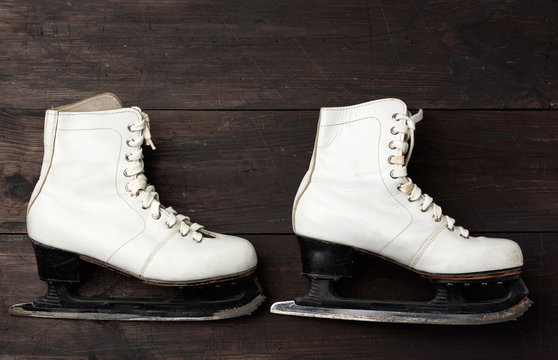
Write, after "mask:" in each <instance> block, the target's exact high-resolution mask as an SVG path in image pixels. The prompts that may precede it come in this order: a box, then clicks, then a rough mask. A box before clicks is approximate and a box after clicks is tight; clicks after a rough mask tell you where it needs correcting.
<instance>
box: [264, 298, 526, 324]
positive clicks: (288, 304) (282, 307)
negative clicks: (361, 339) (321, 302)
mask: <svg viewBox="0 0 558 360" xmlns="http://www.w3.org/2000/svg"><path fill="white" fill-rule="evenodd" d="M532 303H533V302H532V301H531V300H529V299H528V298H524V299H523V300H521V301H520V302H519V303H517V304H516V305H514V306H512V307H511V308H509V309H506V310H502V311H498V312H493V313H486V314H440V313H416V312H398V311H378V310H359V309H338V308H325V307H313V306H300V305H297V304H296V303H295V302H294V301H282V302H276V303H274V304H273V305H272V306H271V312H272V313H274V314H281V315H294V316H305V317H315V318H324V319H338V320H357V321H372V322H390V323H407V324H438V325H478V324H492V323H499V322H504V321H509V320H515V319H517V318H518V317H519V316H521V315H522V314H523V313H524V312H525V311H527V309H528V308H529V306H531V304H532Z"/></svg>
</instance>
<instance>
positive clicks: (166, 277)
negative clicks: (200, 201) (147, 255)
mask: <svg viewBox="0 0 558 360" xmlns="http://www.w3.org/2000/svg"><path fill="white" fill-rule="evenodd" d="M215 235H216V236H215V238H209V237H204V238H203V240H202V241H201V242H196V241H194V240H192V239H189V238H185V237H182V236H180V235H179V234H176V235H175V236H173V238H171V240H170V241H168V242H167V243H166V244H165V245H164V246H163V247H162V248H160V249H159V250H158V251H157V253H156V254H155V255H154V256H153V257H152V259H151V260H150V261H149V264H148V265H147V266H146V267H145V270H144V272H143V275H142V277H143V278H145V279H154V280H159V281H165V282H191V281H192V282H195V281H203V280H215V279H219V278H226V277H229V276H234V275H239V274H241V273H243V272H247V271H249V270H251V269H254V268H255V267H256V265H257V262H258V259H257V255H256V251H255V249H254V246H253V245H252V244H251V243H250V242H249V241H248V240H246V239H243V238H240V237H237V236H230V235H223V234H215Z"/></svg>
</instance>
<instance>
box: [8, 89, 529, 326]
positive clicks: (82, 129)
mask: <svg viewBox="0 0 558 360" xmlns="http://www.w3.org/2000/svg"><path fill="white" fill-rule="evenodd" d="M421 119H422V111H419V112H418V113H417V114H415V115H411V114H410V113H409V112H408V110H407V107H406V105H405V104H404V103H403V102H402V101H400V100H397V99H384V100H377V101H372V102H368V103H364V104H360V105H355V106H349V107H342V108H323V109H322V110H321V112H320V121H319V125H318V133H317V136H316V143H315V146H314V153H313V156H312V160H311V163H310V169H309V170H308V172H307V174H306V175H305V177H304V179H303V180H302V183H301V185H300V188H299V190H298V193H297V194H296V197H295V203H294V208H293V229H294V231H295V233H296V234H297V235H298V237H299V242H300V247H301V252H302V262H303V272H304V274H305V275H307V276H308V277H309V278H310V291H309V293H308V294H307V295H305V296H303V297H301V298H298V299H296V300H295V301H289V302H279V303H275V304H273V306H272V308H271V311H272V312H274V313H278V314H290V315H301V316H313V317H325V318H339V319H356V320H366V321H389V322H412V323H444V324H477V323H492V322H502V321H507V320H511V319H515V318H517V317H518V316H520V315H521V314H523V313H524V312H525V311H526V310H527V308H528V307H529V305H530V304H531V302H530V301H529V299H528V298H527V288H526V287H525V285H524V284H523V282H522V280H521V278H520V272H521V267H522V265H523V259H522V253H521V249H520V248H519V246H518V245H517V244H516V243H515V242H513V241H511V240H506V239H492V238H485V237H471V236H469V232H468V231H467V230H466V229H464V228H462V227H460V226H456V225H455V220H454V219H452V218H450V217H448V216H445V215H443V214H442V211H441V208H440V207H439V206H438V205H436V204H435V203H434V202H433V200H432V198H431V197H429V196H428V195H426V194H423V193H422V192H421V190H420V188H419V187H418V186H417V185H415V184H414V183H413V182H412V180H411V179H410V178H409V177H407V170H406V168H407V164H408V162H409V159H410V156H411V152H412V150H413V146H414V130H415V124H416V123H417V122H418V121H420V120H421ZM144 143H145V144H147V145H150V146H151V147H152V148H155V146H154V144H153V142H152V139H151V133H150V127H149V117H148V116H147V114H146V113H144V112H143V111H142V110H141V109H140V108H138V107H130V108H123V107H122V104H121V103H120V101H119V100H118V98H117V97H116V96H114V95H113V94H108V93H107V94H101V95H98V96H95V97H92V98H89V99H86V100H83V101H80V102H77V103H74V104H70V105H65V106H62V107H59V108H56V109H51V110H47V112H46V118H45V137H44V145H45V151H44V158H43V164H42V169H41V175H40V178H39V181H38V183H37V185H36V187H35V190H34V191H33V194H32V196H31V200H30V202H29V206H28V213H27V227H28V233H29V237H30V238H31V239H32V244H33V247H34V250H35V255H36V259H37V266H38V272H39V277H40V278H41V279H42V280H44V281H46V282H47V284H48V290H47V294H46V295H45V296H43V297H40V298H38V299H37V300H35V301H33V302H30V303H24V304H16V305H14V306H12V307H11V309H10V313H11V314H13V315H24V316H36V317H53V318H79V319H99V320H108V319H110V320H211V319H224V318H230V317H236V316H241V315H247V314H250V313H251V312H253V311H254V310H255V309H256V308H257V307H258V306H259V305H260V304H261V303H262V302H263V301H264V299H265V298H264V296H263V295H262V288H261V286H260V284H259V283H258V280H257V277H256V266H257V256H256V252H255V250H254V248H253V246H252V245H251V244H250V243H249V242H248V241H247V240H245V239H242V238H239V237H235V236H228V235H223V234H218V233H214V232H210V231H208V230H206V229H204V227H203V226H201V225H199V224H197V223H194V222H192V221H191V220H190V219H189V218H188V217H187V216H184V215H180V214H177V212H176V211H175V210H173V209H172V208H171V207H165V206H163V205H162V204H161V203H160V202H159V195H158V193H157V192H156V191H155V188H154V187H153V186H152V185H149V184H148V182H147V178H146V176H145V175H144V164H143V153H142V145H143V144H144ZM355 252H364V253H367V254H373V255H377V256H380V257H382V258H384V259H386V260H390V261H392V262H395V263H397V264H399V265H401V266H403V267H405V268H407V269H409V270H411V271H414V272H416V273H418V274H420V275H421V276H423V277H426V278H428V279H430V280H431V281H432V282H433V283H434V284H435V287H436V296H435V297H434V299H433V300H431V301H429V302H403V301H373V300H363V299H348V298H342V297H339V296H337V295H336V294H335V292H334V287H333V285H334V282H335V281H337V280H339V279H341V278H343V277H350V276H351V275H352V258H353V254H354V253H355ZM83 262H89V263H93V264H96V265H99V266H103V267H106V268H109V269H112V270H116V271H118V272H120V273H123V274H126V275H129V276H132V277H134V278H137V279H139V280H141V281H144V282H146V283H148V284H153V285H160V286H172V287H174V289H175V296H174V297H173V298H170V299H165V300H146V299H114V298H111V299H97V298H85V297H81V296H79V295H78V294H77V291H76V290H77V286H78V285H79V283H80V280H81V279H82V274H81V273H80V268H82V267H83V266H82V265H83ZM477 285H478V286H485V285H487V286H488V285H494V286H496V287H499V288H500V290H501V294H500V295H498V296H497V297H496V298H493V299H489V300H486V299H485V300H481V301H471V300H470V299H468V298H467V296H466V291H465V290H466V289H468V288H469V287H474V286H477Z"/></svg>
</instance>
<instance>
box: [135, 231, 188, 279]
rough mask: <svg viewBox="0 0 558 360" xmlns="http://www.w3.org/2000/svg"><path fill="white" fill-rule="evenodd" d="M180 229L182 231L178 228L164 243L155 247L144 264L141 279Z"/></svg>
mask: <svg viewBox="0 0 558 360" xmlns="http://www.w3.org/2000/svg"><path fill="white" fill-rule="evenodd" d="M179 229H180V227H178V226H177V227H176V229H175V230H174V231H172V232H171V233H170V234H169V235H168V236H167V237H166V238H165V239H164V240H163V241H161V242H160V243H159V244H158V245H157V247H155V249H154V250H153V251H152V252H151V254H149V256H148V257H147V259H146V260H145V262H144V263H143V266H142V268H141V271H140V276H141V277H143V274H145V271H146V270H147V268H148V267H149V265H150V264H151V261H152V260H153V258H154V257H155V255H156V254H157V253H158V252H159V251H160V250H161V249H162V248H163V247H164V246H165V245H166V244H167V243H168V242H169V241H170V240H171V239H172V238H173V237H174V235H176V233H177V232H178V230H179Z"/></svg>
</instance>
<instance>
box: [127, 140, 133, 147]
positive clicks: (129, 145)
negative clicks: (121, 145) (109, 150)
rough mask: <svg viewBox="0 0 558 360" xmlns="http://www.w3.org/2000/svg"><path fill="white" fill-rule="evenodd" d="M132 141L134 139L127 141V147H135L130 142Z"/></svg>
mask: <svg viewBox="0 0 558 360" xmlns="http://www.w3.org/2000/svg"><path fill="white" fill-rule="evenodd" d="M131 141H132V139H129V140H126V145H128V147H133V146H132V145H131V144H130V142H131Z"/></svg>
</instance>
